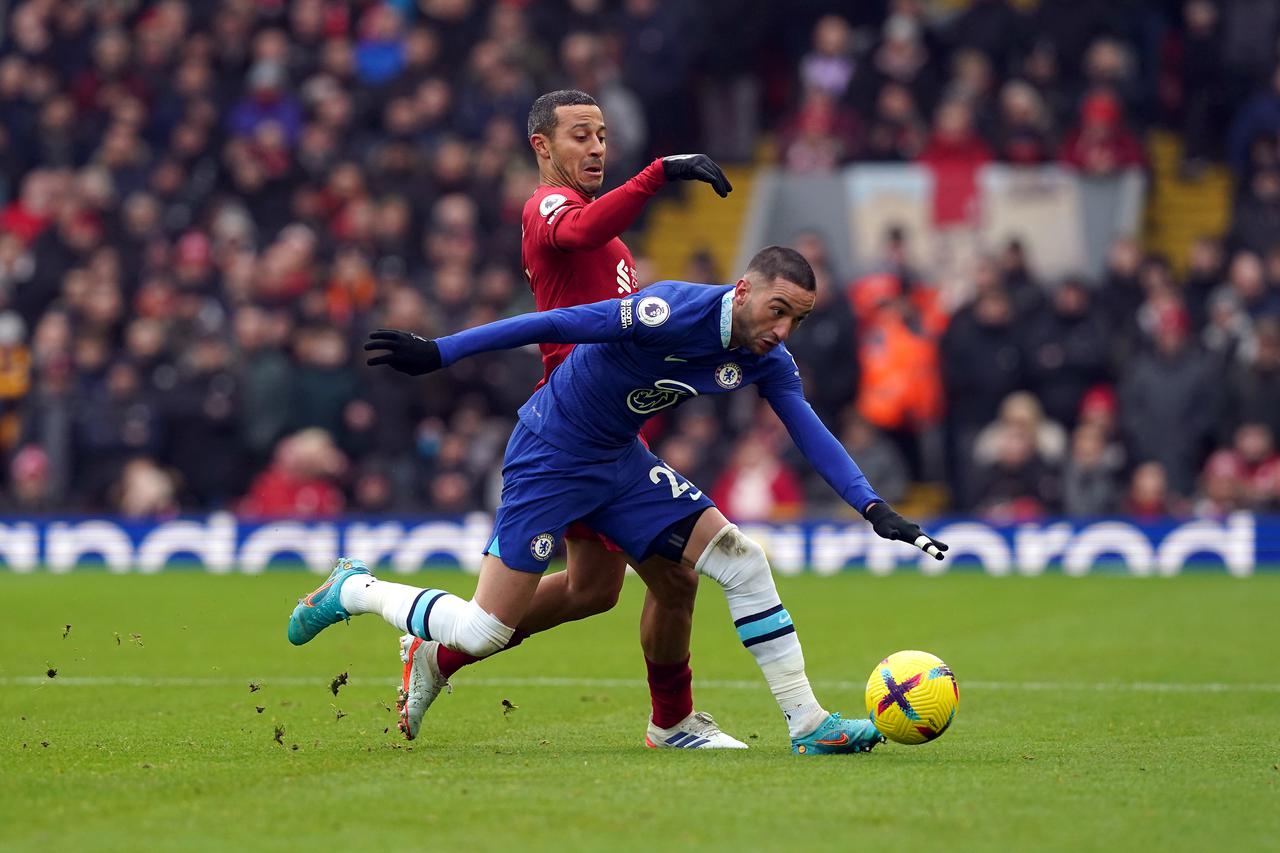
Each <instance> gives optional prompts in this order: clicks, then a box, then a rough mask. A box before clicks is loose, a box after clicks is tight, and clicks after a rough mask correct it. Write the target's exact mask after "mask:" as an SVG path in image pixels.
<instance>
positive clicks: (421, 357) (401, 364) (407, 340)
mask: <svg viewBox="0 0 1280 853" xmlns="http://www.w3.org/2000/svg"><path fill="white" fill-rule="evenodd" d="M364 348H365V351H366V352H378V351H382V355H375V356H374V357H373V358H371V359H369V360H368V361H366V362H365V364H367V365H369V366H370V367H377V366H378V365H379V364H385V365H387V366H388V367H390V368H391V369H392V370H398V371H400V372H401V373H407V374H409V375H410V376H421V375H422V374H424V373H430V372H431V371H433V370H439V369H440V368H441V367H443V365H442V364H441V362H440V347H439V346H437V345H436V342H435V341H432V340H428V339H426V338H424V337H422V336H420V335H415V334H413V333H412V332H400V331H397V330H395V329H378V330H377V331H375V332H371V333H370V334H369V341H368V343H366V344H365V345H364Z"/></svg>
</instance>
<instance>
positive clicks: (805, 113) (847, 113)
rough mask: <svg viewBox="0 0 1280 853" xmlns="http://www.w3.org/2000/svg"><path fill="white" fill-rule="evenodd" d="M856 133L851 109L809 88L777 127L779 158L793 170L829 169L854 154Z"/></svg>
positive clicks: (856, 148) (857, 131)
mask: <svg viewBox="0 0 1280 853" xmlns="http://www.w3.org/2000/svg"><path fill="white" fill-rule="evenodd" d="M859 133H860V129H859V127H858V120H857V117H856V116H854V114H853V112H852V111H851V110H848V109H846V108H843V107H841V106H840V105H839V103H838V102H837V101H836V100H835V99H834V98H832V97H831V96H830V95H828V94H827V93H826V92H824V91H822V90H820V89H811V90H809V91H807V92H806V93H805V95H804V99H803V100H802V101H801V102H800V106H799V108H798V109H797V110H796V113H795V114H794V115H793V116H792V117H791V118H790V119H789V120H788V121H787V122H786V123H785V124H784V125H783V126H782V128H781V129H780V131H779V148H780V149H781V153H782V162H783V164H784V165H785V166H786V167H787V168H788V169H789V170H791V171H793V172H802V173H803V172H829V171H831V170H833V169H834V168H835V167H836V166H838V165H840V164H842V163H844V162H846V161H847V160H851V159H853V158H854V157H855V156H856V155H857V153H858V147H859V144H860V143H859Z"/></svg>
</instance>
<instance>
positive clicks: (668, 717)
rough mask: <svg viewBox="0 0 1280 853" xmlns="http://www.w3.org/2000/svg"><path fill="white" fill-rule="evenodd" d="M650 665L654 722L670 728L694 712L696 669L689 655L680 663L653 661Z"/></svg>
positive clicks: (648, 663)
mask: <svg viewBox="0 0 1280 853" xmlns="http://www.w3.org/2000/svg"><path fill="white" fill-rule="evenodd" d="M644 663H645V666H647V667H648V668H649V698H650V700H651V701H652V702H653V724H654V725H655V726H657V727H658V728H660V729H669V728H671V727H672V726H674V725H675V724H676V723H678V722H680V721H681V720H683V719H684V718H685V717H687V716H689V715H690V714H692V713H693V670H691V669H689V658H688V657H686V658H685V659H684V660H682V661H680V662H679V663H654V662H653V661H651V660H649V659H648V658H645V660H644Z"/></svg>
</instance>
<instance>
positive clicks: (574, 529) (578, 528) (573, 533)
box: [564, 521, 622, 554]
mask: <svg viewBox="0 0 1280 853" xmlns="http://www.w3.org/2000/svg"><path fill="white" fill-rule="evenodd" d="M564 538H565V539H577V540H579V541H581V542H599V543H600V544H601V545H603V546H604V549H605V550H606V551H608V552H610V553H611V554H621V553H622V549H621V548H619V547H618V546H617V545H615V544H614V542H613V540H612V539H610V538H609V537H608V536H605V535H604V534H603V533H597V532H596V531H594V530H592V529H591V528H590V527H587V525H585V524H583V523H582V522H581V521H575V522H574V523H573V524H570V525H569V529H568V530H566V531H565V532H564Z"/></svg>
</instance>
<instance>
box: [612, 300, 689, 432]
mask: <svg viewBox="0 0 1280 853" xmlns="http://www.w3.org/2000/svg"><path fill="white" fill-rule="evenodd" d="M663 304H665V303H663ZM641 322H644V318H643V317H641ZM696 396H698V389H697V388H694V387H693V386H692V385H686V384H685V383H683V382H677V381H676V380H675V379H659V380H657V381H656V382H654V383H653V387H652V388H636V389H635V390H634V391H632V392H631V393H630V394H628V395H627V408H628V409H630V410H631V411H633V412H635V413H636V414H637V415H651V414H653V413H654V412H657V411H660V410H661V409H668V408H670V407H672V406H674V405H676V404H677V403H679V402H681V401H683V400H684V398H685V397H696Z"/></svg>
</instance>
